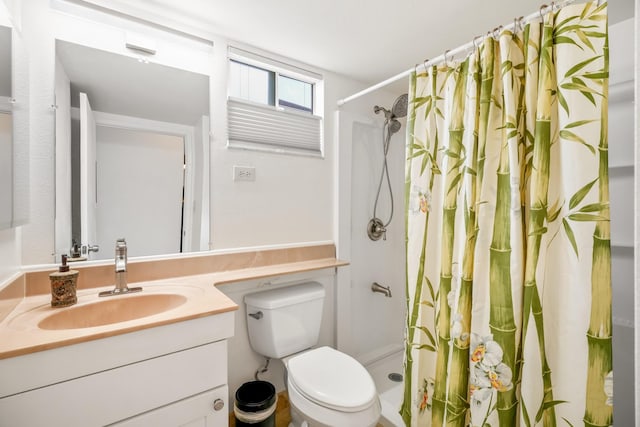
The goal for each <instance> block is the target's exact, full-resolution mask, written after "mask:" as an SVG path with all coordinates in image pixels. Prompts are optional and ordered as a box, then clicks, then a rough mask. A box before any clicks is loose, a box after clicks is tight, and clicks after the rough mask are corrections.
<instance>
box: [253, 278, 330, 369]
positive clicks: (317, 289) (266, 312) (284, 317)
mask: <svg viewBox="0 0 640 427" xmlns="http://www.w3.org/2000/svg"><path fill="white" fill-rule="evenodd" d="M324 295H325V292H324V287H323V286H322V285H321V284H320V283H318V282H306V283H302V284H298V285H292V286H287V287H284V288H279V289H273V290H270V291H263V292H256V293H253V294H248V295H246V296H245V297H244V303H245V305H246V308H247V328H248V330H249V342H250V343H251V348H253V350H254V351H255V352H257V353H259V354H261V355H263V356H266V357H272V358H277V359H280V358H283V357H285V356H289V355H291V354H294V353H297V352H299V351H302V350H305V349H307V348H310V347H313V346H314V345H316V344H317V342H318V335H319V333H320V323H321V321H322V304H323V302H324Z"/></svg>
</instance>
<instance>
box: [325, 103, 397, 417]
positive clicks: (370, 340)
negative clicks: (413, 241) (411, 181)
mask: <svg viewBox="0 0 640 427" xmlns="http://www.w3.org/2000/svg"><path fill="white" fill-rule="evenodd" d="M404 102H405V105H406V98H405V101H404ZM369 105H371V104H369ZM385 105H389V106H390V108H389V109H383V108H382V107H376V109H377V111H378V115H376V114H375V112H373V111H372V110H369V111H368V112H369V115H367V114H362V113H354V112H350V111H348V110H346V109H341V111H339V112H338V113H336V114H337V117H336V123H337V124H338V125H337V129H338V138H339V139H338V140H339V141H340V142H339V147H338V149H337V152H338V153H337V159H336V161H337V165H338V166H337V167H338V169H339V170H338V176H339V178H338V181H337V185H338V186H339V188H338V191H337V194H338V197H339V200H338V203H337V212H336V215H337V217H338V218H339V221H338V230H337V235H338V239H337V240H338V241H337V249H338V254H337V255H338V257H339V258H340V259H344V260H348V261H349V262H350V265H349V266H348V267H347V268H341V269H339V270H338V285H337V288H336V291H337V295H336V296H337V316H338V330H337V341H338V342H337V344H338V348H339V349H340V350H342V351H345V352H347V353H349V354H351V355H352V356H354V357H355V358H356V359H357V360H358V361H360V362H361V363H362V364H363V365H365V367H367V369H369V370H370V372H371V373H372V376H373V377H374V380H376V386H377V388H378V391H379V392H380V393H384V392H388V393H389V394H391V396H389V398H388V399H385V397H386V396H384V395H383V396H382V399H381V403H382V409H383V417H382V419H381V423H382V424H383V425H385V426H387V425H389V426H392V425H401V424H397V422H398V420H399V415H397V407H396V406H397V405H399V404H400V397H401V383H400V382H394V381H391V380H390V379H388V375H389V374H392V373H401V372H402V369H401V368H402V354H403V353H402V350H403V348H404V323H405V306H406V299H405V227H404V158H405V149H406V147H405V121H404V120H402V119H400V120H399V118H400V114H396V116H397V117H394V118H392V114H393V113H392V111H394V110H395V111H396V113H399V112H400V111H399V110H397V109H394V108H393V107H392V106H393V103H392V102H389V103H388V104H385ZM369 108H371V107H369ZM400 125H402V127H401V128H400V129H398V127H399V126H400ZM385 152H386V156H385ZM385 157H386V159H385ZM387 177H388V178H387ZM374 283H375V284H376V285H380V286H381V287H385V288H387V287H388V289H389V292H388V294H389V296H386V295H385V294H386V292H384V291H383V292H380V291H379V290H380V288H377V289H378V291H377V292H374V291H373V289H372V287H375V286H374ZM394 380H395V381H398V380H400V381H401V379H399V378H397V377H394ZM394 385H395V386H396V387H395V389H394V390H390V389H391V388H393V386H394ZM394 415H395V416H397V417H398V420H396V422H395V423H394V422H393V421H389V420H388V419H387V418H391V419H392V420H393V417H394Z"/></svg>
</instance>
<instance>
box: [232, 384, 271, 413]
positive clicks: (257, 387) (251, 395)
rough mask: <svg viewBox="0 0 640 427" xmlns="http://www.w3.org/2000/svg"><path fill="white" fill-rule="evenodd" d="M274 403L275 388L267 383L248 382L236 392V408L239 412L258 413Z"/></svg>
mask: <svg viewBox="0 0 640 427" xmlns="http://www.w3.org/2000/svg"><path fill="white" fill-rule="evenodd" d="M274 403H276V388H275V387H274V386H273V384H271V383H270V382H267V381H249V382H247V383H244V384H242V385H241V386H240V388H238V390H236V406H237V408H238V409H240V410H241V411H245V412H258V411H264V410H265V409H268V408H269V407H271V405H273V404H274Z"/></svg>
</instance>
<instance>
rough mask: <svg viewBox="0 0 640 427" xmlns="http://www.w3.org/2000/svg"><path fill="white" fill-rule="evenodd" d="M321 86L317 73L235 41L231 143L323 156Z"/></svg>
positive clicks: (231, 69) (231, 74) (231, 53)
mask: <svg viewBox="0 0 640 427" xmlns="http://www.w3.org/2000/svg"><path fill="white" fill-rule="evenodd" d="M321 87H322V76H320V75H318V74H315V73H312V72H310V71H307V70H302V69H300V68H297V67H295V66H291V65H288V64H283V63H281V62H279V61H274V60H271V59H269V58H265V57H262V56H259V55H255V54H252V53H250V52H246V51H243V50H240V49H236V48H231V47H230V48H229V83H228V90H229V99H228V103H227V105H228V129H229V141H228V146H229V147H233V148H245V149H255V150H265V151H273V152H282V153H289V154H305V155H312V156H322V117H320V116H319V115H318V114H316V111H317V110H320V109H321V108H320V107H321V103H320V102H318V101H319V99H321V96H319V92H321V90H320V88H321ZM320 95H321V93H320Z"/></svg>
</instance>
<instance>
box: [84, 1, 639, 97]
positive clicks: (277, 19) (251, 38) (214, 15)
mask: <svg viewBox="0 0 640 427" xmlns="http://www.w3.org/2000/svg"><path fill="white" fill-rule="evenodd" d="M90 1H91V0H90ZM93 1H94V2H96V1H97V0H93ZM542 1H543V0H517V1H514V0H449V1H437V0H395V1H393V0H316V1H309V0H269V1H265V0H181V1H179V2H176V1H174V0H126V1H123V2H122V3H123V4H124V3H126V4H127V5H128V6H131V7H135V8H137V9H138V10H143V11H144V10H148V11H150V12H153V13H155V14H157V15H160V16H165V17H170V18H172V19H175V20H177V21H182V22H190V23H194V24H197V25H198V27H200V28H207V29H208V30H209V31H211V32H213V33H215V34H219V35H221V36H225V37H228V38H229V39H232V40H237V41H241V42H244V43H247V44H249V45H252V46H255V47H258V48H261V49H264V50H267V51H270V52H273V53H276V54H279V55H283V56H286V57H290V58H294V59H296V60H298V61H302V62H305V63H307V64H310V65H313V66H316V67H319V68H322V69H325V70H328V71H333V72H336V73H339V74H342V75H345V76H348V77H351V78H354V79H356V80H358V81H361V82H363V83H365V84H373V83H377V82H379V81H381V80H384V79H386V78H388V77H391V76H393V75H395V74H398V73H400V72H403V71H405V70H407V69H409V68H411V67H412V66H414V65H415V64H416V63H418V62H422V61H423V60H424V59H426V58H432V57H436V56H438V55H440V54H442V53H443V52H445V50H447V49H454V48H455V47H457V46H459V45H461V44H464V43H467V42H469V41H471V40H472V39H473V38H474V37H475V36H477V35H482V34H486V33H487V31H490V30H491V29H493V28H495V27H497V26H499V25H501V24H508V23H510V22H513V19H514V17H519V16H522V15H528V14H530V13H533V12H535V11H537V10H538V9H539V7H540V4H541V3H542ZM106 3H113V0H112V1H111V2H106ZM106 3H105V4H106ZM610 3H611V4H610V5H609V15H610V22H611V23H614V22H618V21H621V20H623V19H627V18H630V17H632V16H633V9H634V0H613V1H612V2H610ZM345 95H346V94H345Z"/></svg>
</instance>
